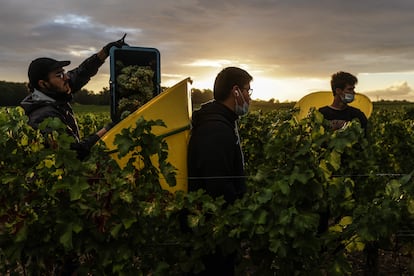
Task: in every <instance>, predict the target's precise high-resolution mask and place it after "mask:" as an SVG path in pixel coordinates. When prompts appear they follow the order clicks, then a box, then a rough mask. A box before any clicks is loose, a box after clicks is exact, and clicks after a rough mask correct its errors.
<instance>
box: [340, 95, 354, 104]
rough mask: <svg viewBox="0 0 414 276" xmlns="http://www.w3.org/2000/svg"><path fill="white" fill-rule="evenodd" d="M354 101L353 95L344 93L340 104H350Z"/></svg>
mask: <svg viewBox="0 0 414 276" xmlns="http://www.w3.org/2000/svg"><path fill="white" fill-rule="evenodd" d="M354 99H355V95H354V94H351V93H344V96H343V97H342V102H343V103H346V104H348V103H352V102H353V101H354Z"/></svg>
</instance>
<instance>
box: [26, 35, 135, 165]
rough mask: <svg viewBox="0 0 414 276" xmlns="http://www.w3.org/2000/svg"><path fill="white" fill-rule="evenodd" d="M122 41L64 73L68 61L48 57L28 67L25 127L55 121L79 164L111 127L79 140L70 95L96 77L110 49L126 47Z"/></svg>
mask: <svg viewBox="0 0 414 276" xmlns="http://www.w3.org/2000/svg"><path fill="white" fill-rule="evenodd" d="M124 38H125V36H124V37H123V38H122V39H120V40H117V41H115V42H111V43H108V44H107V45H105V46H104V47H103V48H102V49H101V50H100V51H99V52H98V53H96V54H94V55H92V56H91V57H89V58H87V59H86V60H84V61H83V62H82V63H81V64H80V65H79V66H78V67H77V68H75V69H73V70H70V71H68V72H65V70H64V69H63V67H65V66H68V65H69V64H70V61H58V60H55V59H52V58H48V57H40V58H37V59H35V60H33V61H32V62H31V63H30V65H29V68H28V77H29V84H28V88H29V92H30V94H29V95H28V96H27V97H26V98H24V99H23V100H22V102H21V103H20V105H21V106H22V107H23V109H24V110H25V113H26V115H27V116H28V117H29V125H30V126H32V127H33V128H35V129H37V128H38V126H39V124H40V123H41V122H42V121H44V120H45V119H47V118H59V119H60V120H61V121H62V122H63V123H64V124H65V125H66V126H67V128H66V132H67V133H68V134H69V135H70V136H72V137H73V138H74V139H75V142H74V143H73V144H72V145H71V148H72V149H73V150H75V151H76V152H77V156H78V158H79V159H80V160H83V159H85V158H86V157H87V156H88V155H89V153H90V149H91V147H92V146H93V145H94V144H95V143H96V142H97V141H98V140H99V139H100V137H102V135H104V134H105V133H106V132H107V131H108V130H109V129H110V128H111V127H112V126H113V123H109V124H108V125H107V126H105V127H104V128H102V129H100V130H99V131H98V132H96V133H95V134H93V135H91V136H89V137H87V138H85V139H83V140H81V137H80V136H79V129H78V124H77V121H76V119H75V115H74V112H73V110H72V107H71V105H70V102H71V100H72V95H73V94H74V93H76V92H77V91H79V90H80V89H81V88H82V87H83V86H85V85H86V84H87V83H88V82H89V80H90V79H91V77H93V76H95V75H96V74H97V72H98V69H99V68H100V67H101V66H102V64H103V63H104V62H105V60H106V58H107V57H108V56H109V50H110V49H111V48H112V47H118V48H120V47H122V46H123V45H127V44H125V42H124Z"/></svg>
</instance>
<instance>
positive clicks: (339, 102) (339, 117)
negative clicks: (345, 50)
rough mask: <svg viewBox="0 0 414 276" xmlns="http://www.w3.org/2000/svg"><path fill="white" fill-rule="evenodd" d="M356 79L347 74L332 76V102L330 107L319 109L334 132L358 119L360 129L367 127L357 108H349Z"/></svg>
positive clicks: (365, 120) (363, 115)
mask: <svg viewBox="0 0 414 276" xmlns="http://www.w3.org/2000/svg"><path fill="white" fill-rule="evenodd" d="M357 82H358V79H357V78H356V77H355V76H354V75H352V74H350V73H347V72H342V71H341V72H337V73H335V74H333V75H332V78H331V88H332V92H333V96H334V100H333V102H332V104H331V105H329V106H324V107H321V108H319V112H321V113H322V114H323V116H324V117H325V119H327V120H329V121H330V122H331V126H332V128H333V129H334V130H336V129H340V128H342V127H344V126H345V125H346V123H347V122H350V121H352V120H353V119H358V120H359V122H360V123H361V126H362V128H364V129H366V127H367V121H368V120H367V117H366V116H365V114H364V113H363V112H362V111H361V110H359V109H358V108H355V107H352V106H349V105H348V104H349V103H351V102H353V100H354V97H355V85H356V83H357Z"/></svg>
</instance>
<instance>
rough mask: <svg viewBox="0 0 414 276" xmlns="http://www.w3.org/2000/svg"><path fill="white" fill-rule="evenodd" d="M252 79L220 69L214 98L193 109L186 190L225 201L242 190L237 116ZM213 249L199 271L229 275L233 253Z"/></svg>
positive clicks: (246, 100) (245, 104) (241, 72)
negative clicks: (198, 191)
mask: <svg viewBox="0 0 414 276" xmlns="http://www.w3.org/2000/svg"><path fill="white" fill-rule="evenodd" d="M252 80H253V77H252V76H251V75H250V74H249V73H248V72H246V71H245V70H243V69H240V68H237V67H227V68H225V69H223V70H222V71H221V72H220V73H219V74H218V75H217V77H216V79H215V82H214V90H213V96H214V100H213V101H210V102H207V103H205V104H203V105H202V106H201V108H200V109H199V110H197V111H195V112H194V113H193V115H192V131H191V137H190V141H189V144H188V176H189V183H188V190H189V191H190V192H191V191H196V190H199V189H202V190H204V191H206V193H207V194H209V195H211V196H212V197H213V198H216V197H220V196H223V197H224V200H225V201H226V203H227V204H232V203H233V202H234V201H235V200H236V199H238V198H240V197H242V196H243V194H244V193H245V191H246V186H245V179H244V161H243V153H242V150H241V147H240V137H239V134H238V127H237V119H238V118H239V116H241V115H244V114H246V113H247V112H248V110H249V104H250V96H251V92H252V89H251V88H250V82H251V81H252ZM216 252H217V253H216V254H213V255H209V256H207V257H206V259H205V260H203V261H204V265H205V267H206V270H205V271H203V272H202V273H201V274H200V275H233V274H234V268H235V259H234V255H228V256H224V255H223V254H221V253H220V250H217V251H216Z"/></svg>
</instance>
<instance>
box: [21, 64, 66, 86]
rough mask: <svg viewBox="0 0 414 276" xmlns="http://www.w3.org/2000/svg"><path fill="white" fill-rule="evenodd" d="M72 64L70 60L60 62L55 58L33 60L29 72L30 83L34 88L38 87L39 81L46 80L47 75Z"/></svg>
mask: <svg viewBox="0 0 414 276" xmlns="http://www.w3.org/2000/svg"><path fill="white" fill-rule="evenodd" d="M69 64H70V61H69V60H63V61H58V60H55V59H53V58H45V57H42V58H37V59H35V60H33V61H32V62H31V63H30V65H29V70H28V72H27V74H28V76H29V83H30V85H31V86H33V87H37V82H38V81H39V80H43V79H46V77H47V75H48V74H49V73H50V72H52V71H53V70H56V69H58V68H61V67H65V66H68V65H69Z"/></svg>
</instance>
